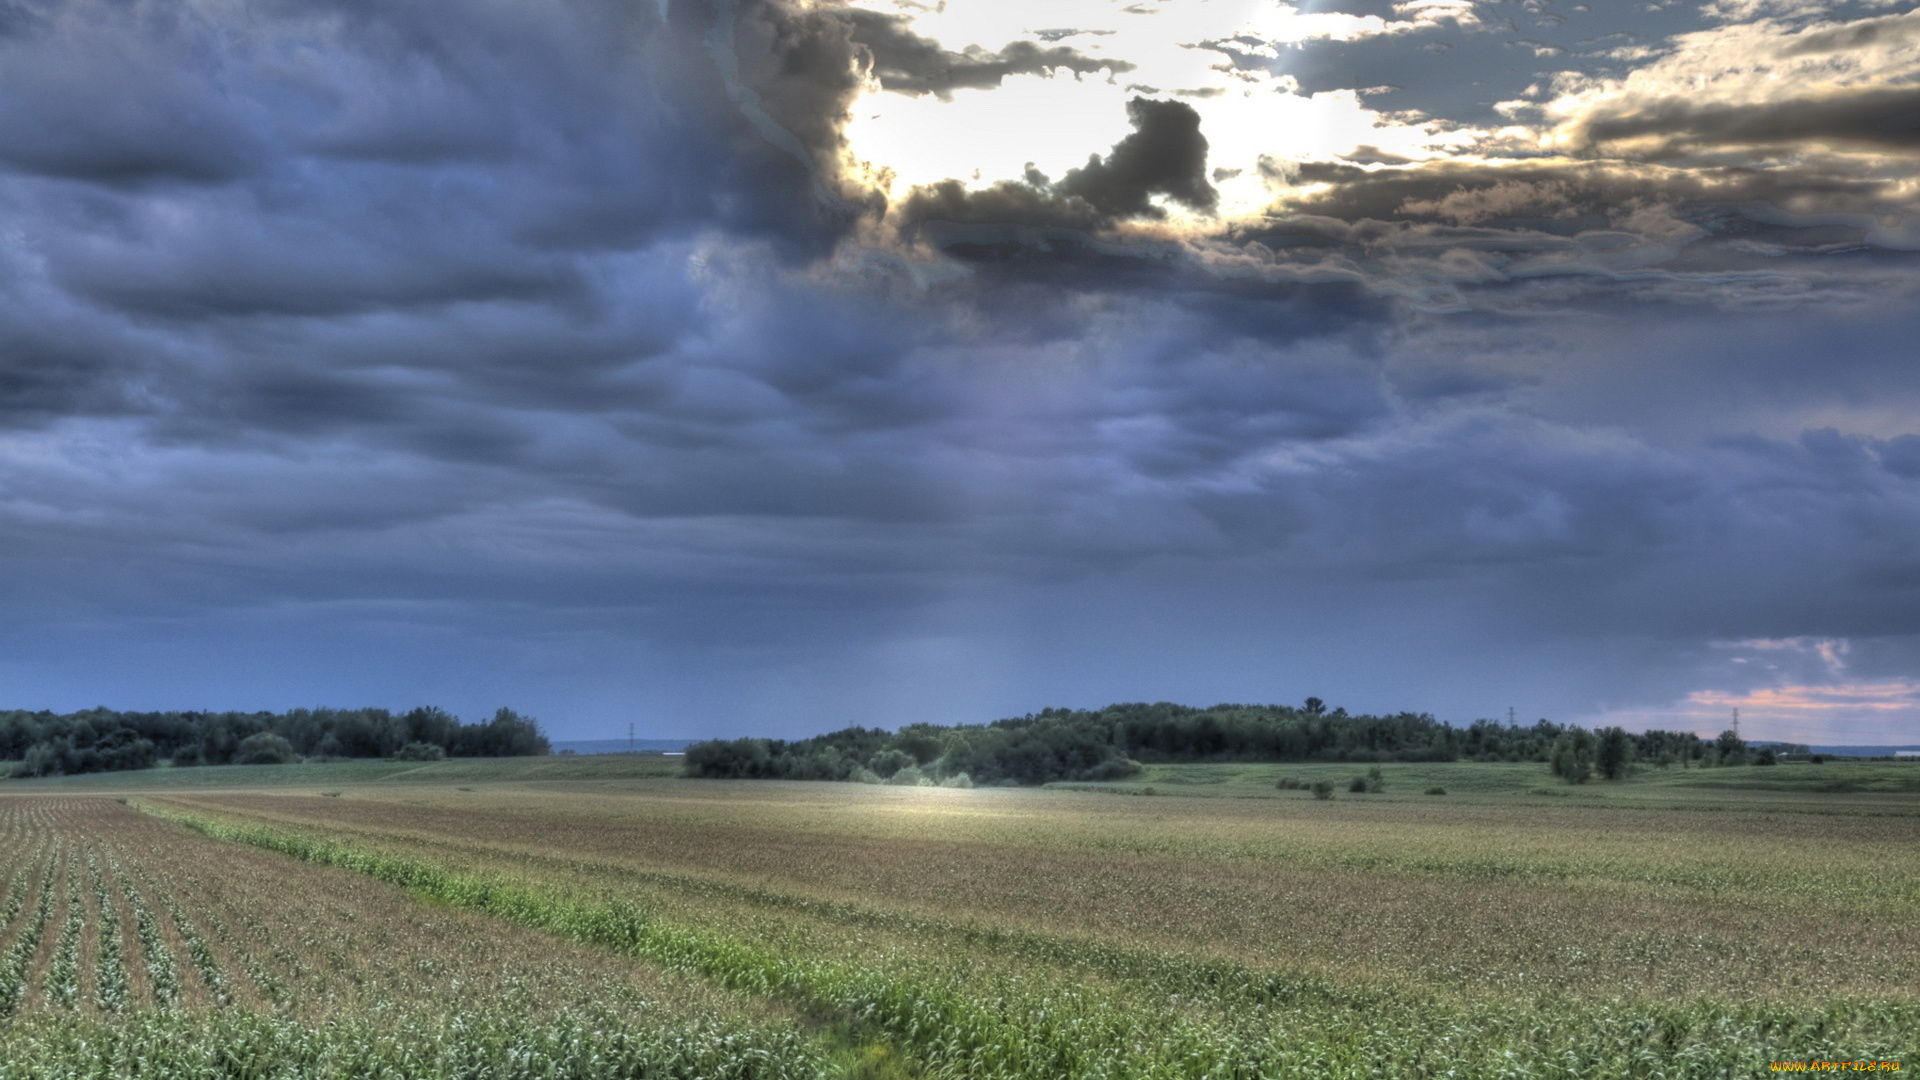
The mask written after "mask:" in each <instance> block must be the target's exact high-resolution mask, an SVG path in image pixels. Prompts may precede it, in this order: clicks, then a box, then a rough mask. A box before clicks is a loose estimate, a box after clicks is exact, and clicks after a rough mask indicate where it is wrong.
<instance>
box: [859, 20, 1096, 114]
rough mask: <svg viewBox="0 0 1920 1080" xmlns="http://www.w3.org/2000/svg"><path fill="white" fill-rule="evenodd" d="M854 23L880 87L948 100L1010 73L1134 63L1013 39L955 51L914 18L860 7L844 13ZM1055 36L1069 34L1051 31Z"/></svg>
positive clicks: (1082, 70)
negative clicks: (921, 31) (996, 46)
mask: <svg viewBox="0 0 1920 1080" xmlns="http://www.w3.org/2000/svg"><path fill="white" fill-rule="evenodd" d="M845 15H846V18H847V19H849V20H850V21H851V23H852V26H853V40H855V41H857V42H858V43H860V44H861V45H863V46H865V47H866V48H867V50H868V51H869V53H870V54H871V57H872V68H871V71H872V75H873V77H874V78H876V79H878V80H879V81H880V85H881V87H882V88H884V89H886V90H890V91H892V92H894V93H898V94H933V95H936V96H938V97H940V98H942V99H948V98H951V97H952V95H953V91H955V90H981V89H987V88H990V87H996V86H999V85H1000V84H1001V82H1002V81H1004V80H1005V79H1006V77H1007V76H1009V75H1044V74H1048V73H1050V72H1054V71H1070V72H1072V73H1073V74H1074V75H1075V77H1078V76H1081V75H1091V74H1093V73H1095V72H1099V71H1105V72H1107V73H1108V74H1109V76H1111V75H1116V74H1125V73H1126V72H1129V71H1132V70H1133V69H1134V66H1133V65H1132V64H1129V63H1127V62H1126V61H1124V60H1114V59H1106V58H1099V57H1091V56H1087V55H1084V54H1083V53H1080V52H1079V51H1077V50H1075V49H1073V48H1071V47H1069V46H1064V45H1054V46H1047V47H1043V46H1040V45H1036V44H1034V43H1033V42H1030V41H1013V42H1009V43H1008V44H1007V45H1006V46H1004V47H1003V48H1001V49H1000V50H999V51H998V52H989V51H987V50H986V49H983V48H981V47H979V46H977V45H970V46H968V47H967V48H966V49H965V50H963V51H960V52H954V51H952V50H949V49H946V48H943V47H941V45H940V44H939V43H938V42H936V41H934V40H932V39H930V38H924V37H921V36H919V35H917V34H915V33H913V32H912V31H911V30H909V29H907V27H908V25H909V24H910V23H911V22H912V20H911V19H910V18H908V17H905V16H899V15H887V14H883V13H880V12H876V11H868V10H865V9H862V8H850V9H848V10H847V11H846V13H845ZM1054 33H1055V34H1056V35H1058V34H1063V33H1064V34H1068V35H1069V36H1070V33H1071V32H1064V31H1055V32H1054Z"/></svg>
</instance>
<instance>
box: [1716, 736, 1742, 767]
mask: <svg viewBox="0 0 1920 1080" xmlns="http://www.w3.org/2000/svg"><path fill="white" fill-rule="evenodd" d="M1713 745H1714V748H1715V749H1717V750H1719V751H1720V764H1722V765H1744V764H1746V762H1747V742H1746V740H1745V739H1742V738H1741V737H1740V733H1739V732H1736V731H1733V730H1731V729H1729V730H1726V731H1723V732H1721V733H1720V737H1719V738H1718V739H1715V740H1713Z"/></svg>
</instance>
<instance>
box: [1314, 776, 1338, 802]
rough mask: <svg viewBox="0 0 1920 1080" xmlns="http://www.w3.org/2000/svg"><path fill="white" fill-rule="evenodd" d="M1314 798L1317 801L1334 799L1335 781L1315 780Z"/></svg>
mask: <svg viewBox="0 0 1920 1080" xmlns="http://www.w3.org/2000/svg"><path fill="white" fill-rule="evenodd" d="M1313 797H1314V798H1316V799H1331V798H1333V781H1331V780H1315V781H1314V782H1313Z"/></svg>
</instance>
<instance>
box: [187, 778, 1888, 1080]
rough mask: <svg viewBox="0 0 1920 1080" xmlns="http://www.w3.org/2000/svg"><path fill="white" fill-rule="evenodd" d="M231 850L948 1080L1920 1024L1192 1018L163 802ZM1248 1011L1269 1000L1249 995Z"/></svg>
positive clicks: (1740, 1018)
mask: <svg viewBox="0 0 1920 1080" xmlns="http://www.w3.org/2000/svg"><path fill="white" fill-rule="evenodd" d="M152 812H155V813H158V814H160V815H161V816H164V817H168V818H171V819H172V820H175V821H177V822H179V823H181V824H184V825H187V826H189V827H191V828H193V829H195V830H197V831H199V832H201V833H203V834H206V835H208V836H211V837H215V838H218V839H224V840H229V841H235V842H240V843H245V844H250V845H254V846H257V847H261V848H266V849H269V850H274V851H279V852H282V853H284V854H287V855H291V856H293V857H295V858H299V859H303V860H306V861H309V862H314V863H320V864H324V865H331V866H337V867H342V868H346V869H350V870H354V871H356V872H359V873H362V874H366V875H369V876H371V877H374V878H377V879H379V880H382V881H386V882H389V883H392V884H395V885H398V886H401V887H403V888H406V889H408V890H410V891H412V892H413V893H414V894H416V895H418V896H421V897H424V898H429V899H432V900H436V901H439V902H443V903H448V904H452V905H456V906H460V907H466V908H470V909H473V910H477V911H483V912H487V913H490V914H493V915H497V916H500V917H503V918H506V919H510V920H513V921H515V922H519V923H522V924H524V925H528V926H533V927H537V928H540V929H543V930H547V931H551V932H555V933H559V934H562V935H565V936H568V937H571V938H574V939H576V940H581V941H586V942H591V943H595V944H598V945H602V946H607V947H611V948H614V949H618V950H620V951H622V952H626V953H629V954H632V955H636V956H640V957H644V958H646V959H649V960H651V961H653V962H656V963H659V964H662V965H664V966H667V967H672V968H677V969H680V970H685V971H692V972H696V973H699V974H701V975H703V976H706V977H708V978H711V979H713V980H715V981H717V982H719V983H720V984H722V985H724V986H727V987H729V988H731V989H735V990H741V991H747V992H751V993H755V994H760V995H764V996H767V997H770V998H773V999H776V1000H779V1001H782V1002H785V1003H787V1004H789V1005H792V1006H796V1007H798V1008H800V1009H802V1010H803V1011H805V1012H807V1013H808V1014H810V1015H815V1016H821V1017H825V1018H827V1019H828V1020H829V1022H830V1023H831V1024H832V1025H833V1027H834V1029H835V1030H836V1031H837V1032H838V1034H839V1037H841V1038H843V1039H845V1040H847V1041H848V1042H851V1043H853V1044H864V1045H870V1046H880V1047H891V1048H892V1050H893V1051H896V1052H898V1053H899V1054H901V1055H904V1056H905V1057H906V1058H907V1059H909V1060H911V1061H912V1062H914V1063H916V1065H917V1067H918V1069H919V1070H920V1071H922V1072H924V1073H926V1074H928V1075H932V1076H946V1077H966V1078H968V1080H1041V1078H1046V1080H1052V1078H1056V1077H1068V1076H1071V1077H1085V1078H1089V1080H1162V1078H1167V1080H1171V1078H1183V1080H1184V1078H1198V1077H1207V1078H1214V1077H1218V1078H1222V1080H1226V1078H1243V1077H1244V1078H1248V1080H1252V1078H1257V1077H1268V1076H1277V1075H1292V1074H1294V1073H1301V1074H1309V1073H1310V1074H1313V1075H1317V1076H1319V1075H1324V1076H1334V1077H1362V1076H1364V1077H1396V1076H1409V1077H1410V1076H1430V1075H1444V1074H1447V1073H1453V1074H1456V1075H1462V1076H1488V1077H1513V1078H1520V1077H1567V1078H1572V1077H1587V1076H1595V1075H1612V1076H1643V1077H1695V1076H1698V1077H1708V1076H1712V1077H1720V1076H1726V1075H1730V1074H1745V1073H1749V1072H1752V1071H1754V1070H1756V1069H1763V1068H1764V1067H1765V1062H1766V1061H1768V1060H1771V1059H1780V1058H1786V1057H1822V1056H1825V1057H1828V1058H1829V1059H1833V1058H1838V1057H1858V1056H1861V1055H1863V1054H1864V1055H1869V1056H1880V1057H1895V1058H1897V1057H1898V1056H1899V1053H1900V1052H1901V1051H1902V1050H1903V1049H1904V1050H1908V1051H1911V1050H1912V1049H1913V1047H1912V1046H1904V1045H1903V1043H1910V1042H1912V1041H1913V1038H1914V1036H1913V1033H1914V1032H1916V1031H1920V1009H1916V1008H1915V1007H1914V1006H1913V1005H1911V1004H1909V1003H1905V1002H1895V1003H1890V1002H1876V1001H1871V1000H1869V1001H1852V1002H1828V1003H1825V1004H1824V1005H1822V1006H1820V1007H1809V1008H1793V1007H1788V1006H1780V1005H1760V1004H1756V1005H1741V1006H1735V1005H1727V1004H1724V1003H1711V1002H1696V1003H1679V1004H1665V1003H1630V1002H1599V1003H1595V1002H1583V1001H1573V1000H1540V999H1524V1000H1522V999H1519V998H1514V999H1504V1000H1503V999H1473V1000H1458V999H1440V998H1433V997H1422V996H1408V995H1402V996H1395V995H1390V994H1384V993H1382V994H1378V995H1367V996H1366V998H1365V1001H1364V1004H1361V1003H1360V1001H1359V1000H1357V999H1345V1000H1343V998H1344V995H1336V994H1317V993H1307V994H1301V995H1298V996H1294V995H1287V994H1282V995H1278V996H1277V997H1276V998H1275V999H1273V1000H1271V1001H1270V1003H1269V1004H1267V1005H1265V1006H1257V1005H1251V1004H1248V1005H1246V1006H1245V1007H1241V1008H1235V1009H1214V1008H1206V1007H1195V1006H1194V1004H1193V1003H1190V1002H1184V1001H1181V1000H1178V999H1177V998H1173V997H1168V998H1163V999H1162V1000H1161V1001H1160V1002H1159V1003H1158V1005H1157V1006H1155V1007H1147V1006H1145V1005H1144V1004H1143V1002H1142V1000H1141V997H1140V995H1139V994H1138V993H1137V992H1135V993H1132V994H1125V993H1121V992H1119V991H1117V990H1115V989H1113V988H1109V987H1105V986H1101V985H1097V984H1094V983H1083V982H1081V981H1078V980H1074V979H1071V978H1061V977H1056V975H1055V974H1054V973H1053V972H1052V971H1051V970H1050V967H1049V965H1048V964H1046V963H1045V962H1035V963H1032V964H1029V965H1014V966H1012V967H1011V970H1008V969H1004V968H1003V969H997V970H994V971H991V972H988V973H984V974H979V973H976V974H974V975H971V976H967V975H962V974H956V973H954V972H953V971H952V970H949V967H950V966H948V967H943V966H940V965H936V964H932V963H930V962H927V961H925V960H924V959H923V958H918V957H914V956H905V955H892V954H886V953H881V954H876V955H873V956H867V957H858V956H856V957H854V958H851V959H849V958H848V957H847V956H846V955H845V954H844V953H842V954H840V955H836V956H821V955H809V954H808V953H807V952H806V951H805V949H804V947H800V948H782V947H780V946H777V945H770V944H765V943H759V942H753V941H748V940H743V939H741V938H739V937H737V936H729V935H728V934H726V933H723V932H720V931H717V930H713V929H710V928H702V929H693V928H689V927H686V926H677V925H672V924H669V923H667V922H665V921H662V920H659V919H656V918H653V917H650V916H649V914H648V913H647V911H646V910H644V909H643V908H641V907H640V906H639V905H636V904H633V903H631V902H627V901H621V900H596V899H590V898H586V897H583V896H582V895H580V894H578V893H573V892H569V891H566V890H564V889H560V888H557V887H546V886H542V885H538V884H528V883H526V882H525V881H522V880H517V879H507V878H503V877H489V876H483V875H481V874H477V873H465V872H456V871H453V870H449V869H447V868H445V867H442V866H439V865H436V864H434V863H431V862H428V861H425V860H422V859H418V858H412V857H408V856H404V855H398V854H393V853H389V852H381V851H371V850H365V849H361V848H357V847H354V846H352V845H350V844H345V843H341V842H338V841H335V840H330V839H324V838H319V837H315V836H311V835H306V834H302V833H296V832H291V831H286V830H283V829H279V828H272V827H265V826H259V825H253V824H239V823H235V822H232V821H223V820H215V819H211V818H206V817H202V816H198V815H193V814H188V813H183V812H178V811H173V810H164V811H163V810H153V811H152ZM1229 996H1232V997H1237V998H1239V999H1240V1000H1241V1001H1242V1002H1243V1003H1244V1002H1245V1001H1246V998H1247V997H1250V996H1255V995H1247V994H1244V993H1241V994H1232V995H1229Z"/></svg>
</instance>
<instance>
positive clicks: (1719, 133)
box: [1582, 88, 1920, 153]
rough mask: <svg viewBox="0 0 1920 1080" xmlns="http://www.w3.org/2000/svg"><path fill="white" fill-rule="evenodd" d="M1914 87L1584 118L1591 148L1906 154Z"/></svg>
mask: <svg viewBox="0 0 1920 1080" xmlns="http://www.w3.org/2000/svg"><path fill="white" fill-rule="evenodd" d="M1916 116H1920V90H1913V89H1909V88H1900V89H1887V90H1867V91H1860V92H1856V93H1849V94H1838V95H1834V96H1831V97H1816V98H1797V99H1793V100H1788V101H1779V102H1768V103H1765V104H1754V105H1704V106H1703V105H1701V104H1699V103H1698V102H1695V101H1692V100H1688V99H1685V98H1675V99H1669V100H1666V101H1660V102H1650V103H1643V104H1641V105H1640V106H1639V107H1638V108H1637V109H1636V111H1634V112H1633V113H1631V114H1628V115H1624V116H1601V117H1596V118H1593V119H1590V120H1589V121H1587V123H1586V125H1585V127H1584V129H1583V130H1582V135H1583V136H1584V138H1585V139H1587V140H1588V141H1590V142H1594V143H1607V142H1617V141H1625V140H1635V139H1644V138H1646V137H1647V136H1653V135H1658V136H1663V137H1665V138H1666V143H1665V144H1664V146H1663V147H1662V149H1660V150H1657V151H1651V153H1673V152H1675V150H1676V149H1678V148H1681V147H1686V146H1690V145H1722V146H1724V145H1745V146H1753V147H1756V148H1759V147H1771V146H1774V145H1778V144H1781V143H1795V142H1818V143H1822V144H1825V145H1828V146H1838V147H1865V148H1873V149H1895V150H1898V149H1906V148H1910V147H1913V146H1916V145H1920V120H1916V119H1915V117H1916Z"/></svg>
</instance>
